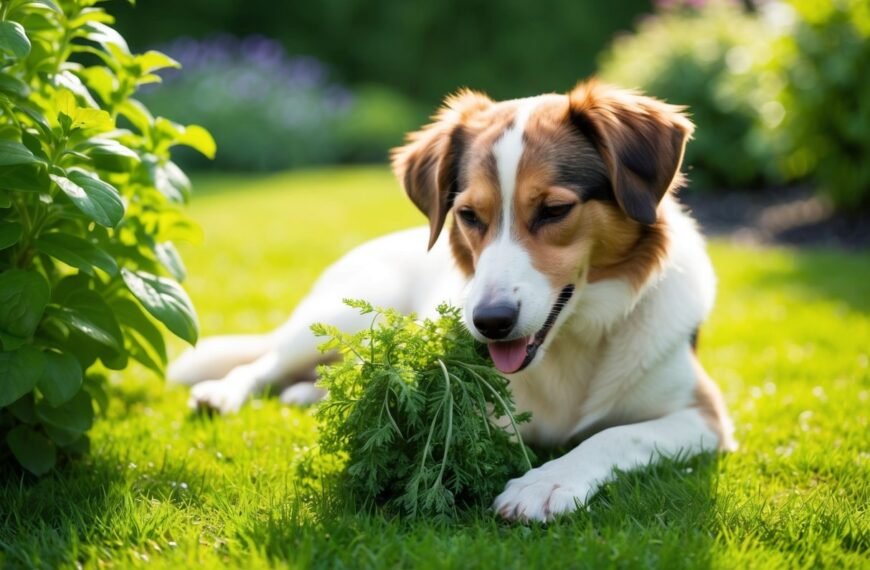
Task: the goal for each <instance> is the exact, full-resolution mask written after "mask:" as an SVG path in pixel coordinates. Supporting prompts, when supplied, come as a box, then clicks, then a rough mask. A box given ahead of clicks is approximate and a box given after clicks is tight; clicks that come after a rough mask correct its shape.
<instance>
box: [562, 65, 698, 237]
mask: <svg viewBox="0 0 870 570" xmlns="http://www.w3.org/2000/svg"><path fill="white" fill-rule="evenodd" d="M568 97H569V100H570V109H571V110H570V118H571V122H572V124H574V126H575V127H577V129H578V130H579V131H580V132H582V133H583V134H584V135H585V136H586V137H587V138H588V139H589V140H590V141H591V142H592V143H593V144H594V145H595V146H596V147H597V148H598V150H599V152H600V153H601V156H602V158H603V159H604V162H605V164H606V165H607V168H608V170H609V172H610V180H611V183H612V184H613V192H614V194H615V196H616V200H617V202H619V206H620V207H621V208H622V209H623V211H625V213H626V214H628V216H629V217H630V218H632V219H634V220H636V221H638V222H640V223H642V224H647V225H651V224H653V223H654V222H655V221H656V210H657V206H658V203H659V202H660V201H661V199H662V197H663V196H664V195H665V193H666V192H667V191H668V190H669V189H670V188H671V186H672V184H673V182H674V181H675V179H677V178H678V176H677V175H678V173H679V171H680V165H681V164H682V161H683V153H684V151H685V147H686V141H687V140H688V138H689V137H690V136H691V134H692V131H693V130H694V126H693V125H692V123H691V121H689V120H688V119H687V118H686V117H685V115H683V113H682V111H683V108H682V107H677V106H674V105H668V104H667V103H663V102H661V101H658V100H656V99H653V98H651V97H644V96H641V95H639V94H637V93H635V92H633V91H626V90H622V89H616V88H614V87H610V86H607V85H602V84H600V83H598V82H596V81H588V82H585V83H580V84H579V85H577V87H575V88H574V90H573V91H571V93H570V94H569V95H568Z"/></svg>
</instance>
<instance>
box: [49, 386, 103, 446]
mask: <svg viewBox="0 0 870 570" xmlns="http://www.w3.org/2000/svg"><path fill="white" fill-rule="evenodd" d="M36 415H37V416H38V417H39V419H41V420H42V421H43V422H44V423H46V424H49V425H52V426H54V427H57V428H60V429H63V430H68V431H71V432H76V433H78V434H79V435H80V434H82V433H84V432H85V431H87V430H88V429H89V428H90V427H91V425H93V423H94V406H93V404H91V396H90V394H88V393H87V391H85V390H78V391H77V392H76V393H75V394H74V395H73V397H72V398H70V399H69V400H68V401H67V402H65V403H63V404H61V405H59V406H51V405H49V404H48V402H46V401H40V402H39V403H37V404H36Z"/></svg>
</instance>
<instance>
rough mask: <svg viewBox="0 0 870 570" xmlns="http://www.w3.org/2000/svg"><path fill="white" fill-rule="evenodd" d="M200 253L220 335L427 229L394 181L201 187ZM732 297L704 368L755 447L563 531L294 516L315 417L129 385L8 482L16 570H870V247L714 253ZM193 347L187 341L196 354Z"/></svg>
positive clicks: (2, 536) (263, 317)
mask: <svg viewBox="0 0 870 570" xmlns="http://www.w3.org/2000/svg"><path fill="white" fill-rule="evenodd" d="M198 190H199V193H198V195H197V197H196V200H195V202H194V205H193V207H192V210H191V211H192V213H193V215H194V216H195V217H196V218H197V219H198V220H199V221H200V222H201V224H202V226H203V228H204V233H205V240H204V242H203V243H202V244H201V245H199V246H196V247H186V248H185V250H184V253H185V255H186V259H187V261H188V266H189V270H190V274H191V277H190V279H189V282H188V283H187V286H188V288H189V290H190V292H191V295H192V297H193V299H194V301H195V303H196V305H197V306H198V308H199V312H200V317H201V321H202V329H203V332H204V334H216V333H224V332H245V331H250V332H257V331H263V330H266V329H269V328H271V327H274V326H276V325H278V324H280V323H281V322H282V321H283V320H284V319H285V318H286V316H287V314H288V313H289V311H290V310H291V309H292V307H293V305H294V304H295V303H296V302H297V301H298V300H299V298H300V297H301V296H302V295H303V294H304V293H305V291H306V288H307V287H308V286H309V285H310V284H311V282H312V281H313V279H314V278H315V277H316V276H317V274H318V272H319V271H320V270H321V269H322V268H323V267H324V266H325V265H327V264H328V263H329V262H330V261H331V260H333V259H335V258H336V257H338V256H339V255H340V254H341V253H342V252H343V251H346V250H347V249H348V248H349V247H351V246H352V245H354V244H356V243H358V242H361V241H363V240H365V239H366V238H369V237H371V236H375V235H378V234H381V233H384V232H386V231H389V230H392V229H396V228H402V227H406V226H409V225H412V224H418V223H420V222H421V217H420V215H419V214H418V213H417V212H416V211H415V210H414V209H413V207H412V206H410V205H409V204H408V203H407V201H406V200H405V199H404V198H403V197H402V196H401V195H400V191H399V189H398V188H397V185H396V184H395V182H393V180H392V179H391V177H390V176H389V174H388V173H387V172H386V170H384V169H379V168H374V169H352V170H335V171H329V172H326V171H323V172H305V173H296V174H290V175H282V176H274V177H265V178H264V177H223V178H210V179H204V180H201V181H200V183H199V184H198ZM711 252H712V255H713V258H714V262H715V264H716V267H717V270H718V273H719V278H720V292H719V301H718V305H717V308H716V311H715V313H714V315H713V317H712V318H711V320H710V322H709V324H708V325H707V326H705V327H704V329H703V330H702V338H701V357H702V360H703V361H704V362H705V364H706V366H707V367H708V370H709V371H710V373H711V374H712V375H713V377H714V378H716V379H718V381H719V383H720V385H721V386H722V388H723V390H724V392H725V394H726V397H727V400H728V403H729V406H730V409H731V411H732V414H733V417H734V420H735V422H736V425H737V437H738V438H739V440H740V443H741V448H740V450H739V451H738V452H736V453H733V454H730V455H727V456H721V457H712V456H711V457H702V458H696V459H694V460H691V461H689V462H686V463H680V464H671V465H663V466H660V467H657V468H655V469H650V470H648V471H646V472H643V473H634V474H627V475H624V476H622V477H621V478H620V479H619V481H617V482H616V483H614V484H611V485H608V486H607V487H606V488H605V489H604V490H603V491H602V493H600V494H599V495H598V496H597V497H596V498H595V499H594V500H593V502H592V504H591V505H590V508H589V509H588V510H585V511H582V512H580V513H577V514H575V515H573V516H571V517H568V518H565V519H563V520H560V521H558V522H556V523H554V524H551V525H549V526H540V525H533V526H521V525H510V524H505V523H501V522H499V521H497V520H495V519H494V518H493V517H492V516H491V515H489V514H487V513H480V514H478V515H475V516H473V517H472V518H471V520H469V521H468V522H466V523H463V524H461V525H458V526H439V525H435V524H432V523H427V522H416V523H407V522H400V521H391V520H385V519H383V518H381V517H367V516H360V515H347V516H341V517H337V518H334V519H331V520H318V519H317V518H316V517H312V516H311V514H310V513H308V512H307V511H305V510H304V509H301V508H300V506H299V505H298V504H297V503H295V502H294V500H293V493H294V479H293V477H294V469H293V463H294V459H295V458H298V457H299V454H300V453H301V452H302V450H304V449H305V448H306V447H307V446H309V445H311V444H312V442H313V439H314V434H313V422H312V419H311V417H310V416H309V414H308V412H306V411H302V410H298V409H290V408H286V407H281V406H280V405H278V404H277V403H276V402H275V401H274V400H258V401H255V402H254V403H253V404H252V405H249V406H246V408H245V409H244V410H243V411H242V412H241V413H240V414H238V415H236V416H232V417H227V418H211V419H210V418H201V417H193V416H191V415H189V414H188V412H187V409H186V406H185V402H186V399H187V392H186V390H185V389H183V388H179V387H174V386H169V385H166V384H164V383H163V382H161V381H160V380H159V379H157V378H154V377H153V376H148V374H147V373H146V372H143V371H141V370H132V371H128V372H126V373H124V374H120V375H118V374H116V375H115V376H113V377H112V398H111V402H110V406H109V409H108V411H107V413H106V414H105V415H104V416H103V418H102V419H101V420H100V421H98V423H97V424H96V425H95V427H94V430H93V433H92V436H93V441H92V451H91V454H90V455H89V456H87V457H86V458H85V459H83V460H81V461H78V462H75V463H72V464H68V465H64V466H63V467H61V468H60V469H59V470H58V471H56V472H55V473H53V474H51V475H48V476H46V477H44V478H42V479H39V480H36V479H34V478H32V477H30V476H26V475H25V476H22V475H20V474H19V475H14V474H13V475H10V474H8V470H3V471H5V472H6V474H5V475H3V477H2V478H0V562H2V563H4V564H5V565H6V566H10V567H18V566H23V567H57V566H75V565H78V564H81V565H83V566H86V567H100V566H105V565H108V566H149V567H156V568H161V567H169V568H179V567H202V568H211V567H218V566H225V565H229V566H236V567H245V568H258V567H308V566H322V567H353V568H359V567H383V566H389V567H396V566H411V565H413V566H415V567H418V566H419V567H445V566H447V567H450V566H453V567H500V568H501V567H522V568H526V567H529V566H547V567H552V568H567V567H593V568H599V567H608V566H614V567H643V566H658V567H662V568H680V567H695V568H697V567H706V566H714V567H727V568H759V567H763V568H767V567H819V566H824V567H836V568H845V567H861V566H863V567H865V568H866V567H868V551H870V516H868V512H867V509H868V504H870V426H868V410H870V317H868V312H870V255H868V254H867V253H863V254H845V253H837V252H824V251H814V252H806V251H793V250H770V249H752V248H743V247H736V246H732V245H727V244H724V243H714V244H712V245H711ZM180 348H181V346H180V345H178V344H176V345H174V349H175V350H176V352H177V350H179V349H180Z"/></svg>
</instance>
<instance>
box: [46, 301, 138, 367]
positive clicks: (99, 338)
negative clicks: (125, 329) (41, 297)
mask: <svg viewBox="0 0 870 570" xmlns="http://www.w3.org/2000/svg"><path fill="white" fill-rule="evenodd" d="M49 310H50V313H51V315H52V316H54V317H56V318H58V319H59V320H60V321H62V322H63V323H65V324H67V325H68V326H70V327H72V328H74V329H76V330H78V331H79V332H81V333H82V334H84V335H85V336H86V337H88V338H90V339H91V340H94V341H96V342H98V343H99V344H101V345H103V346H105V347H106V348H109V349H110V350H111V351H112V352H113V353H117V354H120V353H122V352H123V351H124V335H123V334H122V333H121V328H120V327H119V326H118V321H117V319H115V315H114V313H112V309H111V307H109V305H107V304H106V302H105V301H104V300H103V297H102V296H101V295H100V294H99V293H97V292H96V291H91V290H89V289H81V290H77V291H73V292H72V293H70V294H69V295H68V296H67V297H66V298H65V299H64V300H63V306H60V307H56V306H54V305H52V306H51V307H49Z"/></svg>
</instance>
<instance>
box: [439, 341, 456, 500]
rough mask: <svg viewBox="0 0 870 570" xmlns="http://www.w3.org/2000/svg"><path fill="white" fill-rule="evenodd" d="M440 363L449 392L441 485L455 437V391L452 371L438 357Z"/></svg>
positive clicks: (440, 477) (447, 395)
mask: <svg viewBox="0 0 870 570" xmlns="http://www.w3.org/2000/svg"><path fill="white" fill-rule="evenodd" d="M438 364H440V365H441V370H442V371H443V372H444V382H445V383H446V384H447V393H446V394H445V396H444V398H445V399H446V400H449V401H450V403H449V404H448V405H447V437H446V438H445V439H444V457H442V458H441V470H440V471H439V472H438V481H437V483H436V484H438V485H440V484H441V480H442V478H443V477H444V469H445V468H446V467H447V455H448V453H450V442H451V440H452V439H453V392H451V391H450V373H449V372H447V367H446V366H444V361H443V360H441V359H440V358H439V359H438Z"/></svg>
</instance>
